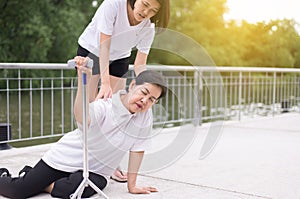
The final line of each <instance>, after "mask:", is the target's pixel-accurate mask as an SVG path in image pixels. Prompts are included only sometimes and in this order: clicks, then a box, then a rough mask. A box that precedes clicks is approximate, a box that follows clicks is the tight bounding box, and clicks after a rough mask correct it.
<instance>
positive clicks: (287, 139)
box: [0, 113, 300, 199]
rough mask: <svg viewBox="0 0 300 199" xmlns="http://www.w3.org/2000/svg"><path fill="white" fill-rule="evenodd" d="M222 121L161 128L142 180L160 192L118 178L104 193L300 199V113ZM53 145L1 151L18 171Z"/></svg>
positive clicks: (1, 161) (2, 162)
mask: <svg viewBox="0 0 300 199" xmlns="http://www.w3.org/2000/svg"><path fill="white" fill-rule="evenodd" d="M218 125H220V126H218ZM218 125H216V124H214V123H213V124H204V125H203V126H201V127H197V128H194V127H193V126H189V125H187V126H181V127H174V128H168V129H163V130H161V129H160V130H156V131H155V132H156V133H159V134H158V135H157V136H155V137H154V141H153V150H152V151H151V152H150V153H149V154H147V155H146V157H145V158H146V159H145V162H144V164H143V168H142V170H143V171H144V172H143V174H141V176H139V180H138V184H140V185H152V186H155V187H157V188H158V189H159V192H158V193H152V194H149V195H133V194H129V193H128V192H127V188H126V184H120V183H115V182H113V181H111V183H110V186H109V187H108V188H106V189H105V190H104V192H105V193H106V194H107V195H108V196H109V197H110V198H112V199H121V198H122V199H129V198H130V199H131V198H132V199H139V198H143V199H144V198H145V199H160V198H166V199H171V198H172V199H174V198H179V199H181V198H183V199H192V198H193V199H194V198H195V199H202V198H203V199H256V198H257V199H258V198H262V199H266V198H274V199H275V198H276V199H300V114H299V113H287V114H282V115H278V116H275V117H274V118H273V117H261V118H252V119H247V120H243V121H241V122H239V121H227V122H223V123H218ZM181 135H184V136H181ZM186 146H188V148H187V147H186ZM50 147H51V144H48V145H41V146H34V147H26V148H18V149H16V148H14V149H10V150H6V151H0V166H1V167H7V168H9V169H10V170H11V171H12V173H13V174H14V175H16V174H17V171H18V170H20V169H21V168H22V167H23V165H25V164H29V165H34V164H35V163H36V162H37V161H38V160H39V158H40V157H41V156H42V155H43V154H44V152H45V151H46V150H48V149H49V148H50ZM212 149H213V150H212ZM181 152H182V153H181ZM166 154H169V155H166ZM124 164H125V163H124ZM151 171H152V172H151ZM0 198H1V196H0ZM2 198H3V197H2ZM34 198H45V199H46V198H51V197H50V196H49V195H47V194H41V195H39V196H37V197H34ZM94 198H101V197H97V196H95V197H94Z"/></svg>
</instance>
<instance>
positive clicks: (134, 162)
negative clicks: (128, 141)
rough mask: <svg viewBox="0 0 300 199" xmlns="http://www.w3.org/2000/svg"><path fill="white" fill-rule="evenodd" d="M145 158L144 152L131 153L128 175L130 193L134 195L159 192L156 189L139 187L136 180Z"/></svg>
mask: <svg viewBox="0 0 300 199" xmlns="http://www.w3.org/2000/svg"><path fill="white" fill-rule="evenodd" d="M143 156H144V151H140V152H132V151H131V152H130V153H129V162H128V173H127V188H128V191H129V192H130V193H134V194H149V193H151V192H157V189H156V188H154V187H137V186H136V178H137V174H138V171H139V168H140V166H141V163H142V160H143Z"/></svg>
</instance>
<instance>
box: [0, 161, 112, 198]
mask: <svg viewBox="0 0 300 199" xmlns="http://www.w3.org/2000/svg"><path fill="white" fill-rule="evenodd" d="M89 179H90V180H91V181H93V183H95V185H97V186H98V187H99V189H103V188H104V187H105V186H106V184H107V180H106V178H104V177H103V176H101V175H98V174H94V173H89ZM82 180H83V177H82V171H77V172H75V173H69V172H64V171H59V170H56V169H53V168H52V167H50V166H48V165H47V164H46V163H45V162H44V161H43V160H40V161H39V162H38V163H37V164H36V165H35V167H33V168H32V169H30V170H29V171H28V173H26V174H25V176H23V177H17V178H12V177H0V195H3V196H5V197H8V198H13V199H23V198H28V197H32V196H34V195H37V194H39V193H42V192H44V190H45V188H46V187H48V186H49V185H50V184H52V183H53V182H54V188H53V190H52V192H51V195H52V196H53V197H57V198H66V199H67V198H70V195H71V194H73V193H74V192H75V191H76V189H77V187H78V186H79V184H80V183H81V182H82ZM95 193H96V192H95V191H94V190H93V189H92V188H91V187H87V188H85V190H84V192H83V195H82V196H83V197H90V196H92V195H94V194H95Z"/></svg>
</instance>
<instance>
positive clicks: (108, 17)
mask: <svg viewBox="0 0 300 199" xmlns="http://www.w3.org/2000/svg"><path fill="white" fill-rule="evenodd" d="M117 12H118V6H117V4H116V1H114V0H105V1H103V3H102V4H101V5H100V7H99V8H98V10H97V11H96V13H95V16H94V18H93V20H95V21H96V27H97V29H98V30H99V31H100V32H102V33H104V34H107V35H112V33H113V27H114V24H115V20H116V16H117Z"/></svg>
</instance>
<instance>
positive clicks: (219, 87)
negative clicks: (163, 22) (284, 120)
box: [0, 63, 300, 144]
mask: <svg viewBox="0 0 300 199" xmlns="http://www.w3.org/2000/svg"><path fill="white" fill-rule="evenodd" d="M0 69H1V70H0V75H1V76H0V102H1V106H0V123H1V124H3V125H1V126H0V128H1V129H6V130H5V132H3V130H1V131H0V144H2V143H10V142H17V141H26V140H35V139H41V138H49V137H50V138H52V137H57V136H61V135H63V134H64V133H66V132H69V131H71V130H73V129H74V128H76V126H75V122H74V117H73V105H74V104H73V103H74V99H75V95H76V89H77V88H76V86H77V82H76V81H77V77H76V72H75V70H74V69H70V68H68V67H67V65H66V64H26V63H20V64H17V63H0ZM130 69H131V70H130V74H129V76H128V82H129V81H130V80H131V79H132V78H134V73H133V71H132V67H131V68H130ZM148 69H150V70H156V71H159V72H161V73H162V74H163V75H164V76H165V77H166V80H167V83H168V87H169V92H168V93H167V96H166V97H165V98H164V99H163V100H161V101H160V102H159V103H158V104H157V105H155V106H154V107H153V113H154V125H155V126H159V127H170V126H174V125H181V124H183V123H190V122H193V123H195V124H201V123H202V122H207V121H212V120H229V119H238V120H241V119H243V118H246V117H262V116H268V115H271V116H274V115H276V114H280V113H283V112H287V111H296V112H299V103H300V70H298V69H283V68H250V67H192V66H161V65H160V66H156V65H150V66H148ZM32 71H35V72H34V73H33V72H32ZM36 71H38V73H37V72H36ZM37 74H38V75H37ZM5 126H6V127H10V128H11V129H10V128H3V127H5Z"/></svg>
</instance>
